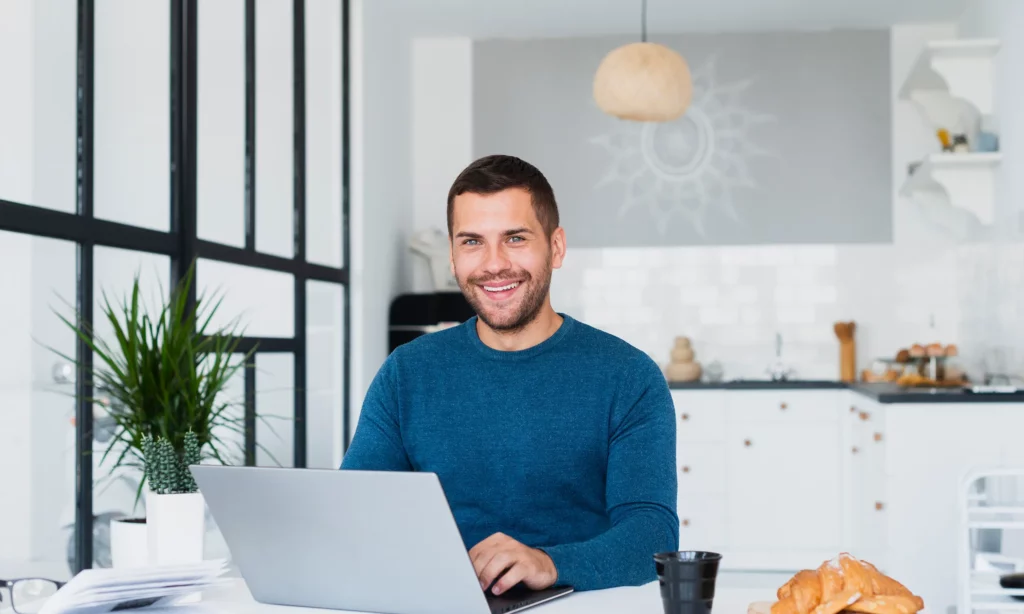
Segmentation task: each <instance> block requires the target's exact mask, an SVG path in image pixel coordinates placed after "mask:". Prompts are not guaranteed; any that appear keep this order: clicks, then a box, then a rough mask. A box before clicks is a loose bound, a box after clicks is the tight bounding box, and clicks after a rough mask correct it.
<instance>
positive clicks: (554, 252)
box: [551, 226, 565, 269]
mask: <svg viewBox="0 0 1024 614" xmlns="http://www.w3.org/2000/svg"><path fill="white" fill-rule="evenodd" d="M563 260H565V230H563V229H562V227H561V226H559V227H558V228H556V229H555V230H554V231H552V233H551V268H552V269H560V268H562V261H563Z"/></svg>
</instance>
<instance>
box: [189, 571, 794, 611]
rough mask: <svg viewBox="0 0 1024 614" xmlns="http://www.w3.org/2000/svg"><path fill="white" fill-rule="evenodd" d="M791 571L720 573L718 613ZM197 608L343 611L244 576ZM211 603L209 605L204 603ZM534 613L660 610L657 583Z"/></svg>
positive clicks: (769, 591) (572, 599)
mask: <svg viewBox="0 0 1024 614" xmlns="http://www.w3.org/2000/svg"><path fill="white" fill-rule="evenodd" d="M788 579H789V576H788V575H779V574H768V573H765V574H760V573H747V574H744V573H721V574H719V578H718V582H717V583H716V587H715V603H714V609H713V612H715V613H716V614H746V612H747V606H748V605H749V604H750V603H751V602H752V601H766V600H771V599H773V598H774V596H775V590H776V589H777V588H778V587H779V586H781V585H782V584H783V583H785V581H786V580H788ZM196 606H197V609H201V610H203V611H209V612H220V613H224V614H314V613H323V614H328V613H329V614H343V613H342V612H340V611H338V610H316V609H311V608H291V607H283V606H273V605H265V604H261V603H257V602H256V601H254V600H253V598H252V595H251V594H250V593H249V590H248V589H247V588H246V586H245V582H244V581H242V580H241V579H234V580H233V581H232V584H231V585H230V586H229V587H227V588H220V589H216V590H213V591H209V592H207V593H206V594H204V595H203V597H202V601H201V603H200V604H196ZM203 606H208V607H203ZM527 611H528V612H530V613H531V614H533V613H534V612H536V614H613V613H614V614H619V613H622V614H661V612H663V610H662V606H661V594H660V592H659V590H658V583H657V582H652V583H650V584H646V585H644V586H627V587H621V588H613V589H608V590H603V591H589V592H581V593H574V594H572V595H568V596H566V597H562V598H560V599H556V600H554V601H552V602H550V603H546V604H543V605H539V606H536V607H534V608H530V609H529V610H527Z"/></svg>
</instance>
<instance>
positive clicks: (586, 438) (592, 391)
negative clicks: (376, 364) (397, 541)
mask: <svg viewBox="0 0 1024 614" xmlns="http://www.w3.org/2000/svg"><path fill="white" fill-rule="evenodd" d="M595 223H600V222H599V221H596V220H595ZM448 234H449V237H450V238H451V265H452V271H453V273H454V274H455V276H456V278H457V279H458V282H459V287H460V288H461V289H462V293H463V294H464V295H465V297H466V299H467V300H468V301H469V303H470V304H471V305H472V306H473V309H474V310H475V311H476V313H477V315H476V317H474V318H472V319H470V320H469V321H467V322H466V323H464V324H462V325H461V326H458V327H455V328H452V329H448V330H445V331H441V332H437V333H433V334H430V335H425V336H422V337H419V338H417V339H416V340H414V341H412V342H411V343H407V344H405V345H403V346H400V347H399V348H397V349H396V350H395V351H394V352H393V353H392V354H391V355H390V356H389V357H388V359H387V360H386V361H385V363H384V365H383V366H382V367H381V369H380V371H379V372H378V373H377V376H376V378H375V379H374V381H373V383H372V385H371V386H370V390H369V391H368V393H367V396H366V400H365V402H364V404H363V409H362V413H361V414H360V417H359V424H358V426H357V428H356V432H355V436H354V438H353V441H352V445H351V447H350V448H349V450H348V452H347V454H346V456H345V459H344V461H343V463H342V469H375V470H394V471H432V472H435V473H437V474H438V476H439V478H440V480H441V485H442V486H443V488H444V491H445V495H446V496H447V498H448V502H449V504H450V505H451V507H452V511H453V513H454V515H455V520H456V522H457V524H458V527H459V530H460V532H461V534H462V538H463V540H464V541H465V543H466V547H467V548H468V549H469V555H470V559H471V560H472V562H473V566H474V568H475V569H476V572H477V576H478V577H479V579H480V585H481V587H482V588H484V589H490V590H491V591H493V592H494V593H496V594H500V593H502V592H504V591H507V590H508V589H509V588H511V587H512V586H514V585H516V584H518V583H523V584H525V585H526V586H528V587H529V588H532V589H541V588H546V587H548V586H551V585H553V584H556V583H557V584H565V585H571V586H573V587H575V589H576V590H591V589H599V588H609V587H613V586H621V585H636V584H642V583H646V582H648V581H651V580H653V579H654V578H655V573H654V562H653V559H652V555H653V554H654V553H655V552H661V551H666V550H675V549H676V548H677V547H678V540H679V520H678V517H677V515H676V488H677V484H676V473H675V422H674V410H673V406H672V400H671V397H670V395H669V391H668V386H667V384H666V381H665V378H664V376H663V375H662V374H661V372H660V371H659V369H658V367H657V365H656V364H655V363H654V362H653V361H652V360H651V359H650V358H649V357H648V356H647V355H646V354H644V353H642V352H640V351H639V350H637V349H635V348H633V347H632V346H630V345H629V344H627V343H625V342H624V341H622V340H620V339H618V338H616V337H613V336H611V335H609V334H607V333H603V332H601V331H599V330H597V329H595V328H592V327H590V326H587V325H586V324H583V323H582V322H578V321H576V320H574V319H573V318H571V317H569V316H568V315H565V314H560V313H558V312H556V311H555V310H554V309H553V308H552V307H551V300H550V295H549V288H550V284H551V275H552V270H553V269H557V268H559V267H561V265H562V260H563V258H565V253H566V239H565V231H564V230H563V229H562V228H561V227H560V226H559V220H558V207H557V205H556V203H555V197H554V193H553V191H552V189H551V186H550V185H549V184H548V181H547V180H546V179H545V178H544V175H543V174H541V172H540V171H539V170H537V169H536V168H534V167H533V166H531V165H530V164H528V163H526V162H524V161H522V160H520V159H518V158H514V157H511V156H488V157H485V158H481V159H479V160H477V161H476V162H473V163H472V164H471V165H470V166H469V167H467V168H466V169H465V170H464V171H463V172H462V173H461V174H460V175H459V176H458V178H456V180H455V183H454V184H453V185H452V187H451V190H450V191H449V193H448Z"/></svg>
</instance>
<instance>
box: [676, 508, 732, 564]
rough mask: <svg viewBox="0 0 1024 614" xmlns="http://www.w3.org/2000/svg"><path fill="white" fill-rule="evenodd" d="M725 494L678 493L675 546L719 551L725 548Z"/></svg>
mask: <svg viewBox="0 0 1024 614" xmlns="http://www.w3.org/2000/svg"><path fill="white" fill-rule="evenodd" d="M725 510H726V507H725V497H722V496H705V495H700V496H695V495H684V494H680V495H679V501H678V509H677V511H678V513H679V549H680V550H709V551H711V552H722V551H723V550H727V549H728V545H729V544H728V529H727V527H726V523H725V518H726V511H725Z"/></svg>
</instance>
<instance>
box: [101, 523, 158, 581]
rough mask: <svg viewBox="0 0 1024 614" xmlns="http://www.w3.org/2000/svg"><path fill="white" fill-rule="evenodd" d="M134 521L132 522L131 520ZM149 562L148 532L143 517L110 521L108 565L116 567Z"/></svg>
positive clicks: (137, 565)
mask: <svg viewBox="0 0 1024 614" xmlns="http://www.w3.org/2000/svg"><path fill="white" fill-rule="evenodd" d="M133 521H134V522H133ZM148 564H149V532H148V530H147V526H146V519H145V518H115V519H114V520H111V521H110V565H111V566H112V567H114V568H117V569H127V568H130V567H145V566H146V565H148Z"/></svg>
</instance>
